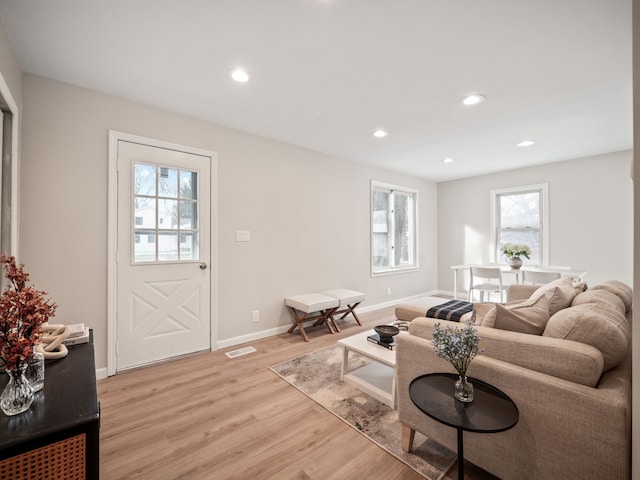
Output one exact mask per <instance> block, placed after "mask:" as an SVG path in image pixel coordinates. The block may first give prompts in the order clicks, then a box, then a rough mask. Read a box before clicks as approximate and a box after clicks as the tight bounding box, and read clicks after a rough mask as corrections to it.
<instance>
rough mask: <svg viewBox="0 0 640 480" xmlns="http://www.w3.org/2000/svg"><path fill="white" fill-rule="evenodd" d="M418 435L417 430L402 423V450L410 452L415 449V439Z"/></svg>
mask: <svg viewBox="0 0 640 480" xmlns="http://www.w3.org/2000/svg"><path fill="white" fill-rule="evenodd" d="M415 437H416V431H415V430H414V429H413V428H411V427H407V426H406V425H405V424H404V423H403V424H402V450H404V451H405V452H407V453H410V452H411V450H413V440H414V438H415Z"/></svg>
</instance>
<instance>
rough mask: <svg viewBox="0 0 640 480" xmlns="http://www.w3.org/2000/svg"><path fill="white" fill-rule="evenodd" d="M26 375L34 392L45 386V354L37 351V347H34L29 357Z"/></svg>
mask: <svg viewBox="0 0 640 480" xmlns="http://www.w3.org/2000/svg"><path fill="white" fill-rule="evenodd" d="M24 376H25V377H27V381H28V382H29V384H30V385H31V388H33V392H34V393H35V392H39V391H40V390H42V388H43V387H44V354H42V353H40V352H36V347H33V353H32V354H31V356H30V357H29V358H28V359H27V369H26V370H25V372H24Z"/></svg>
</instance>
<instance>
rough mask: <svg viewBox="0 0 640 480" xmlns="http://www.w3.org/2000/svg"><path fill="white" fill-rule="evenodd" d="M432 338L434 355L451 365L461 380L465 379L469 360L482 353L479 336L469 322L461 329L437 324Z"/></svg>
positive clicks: (472, 324)
mask: <svg viewBox="0 0 640 480" xmlns="http://www.w3.org/2000/svg"><path fill="white" fill-rule="evenodd" d="M432 338H433V346H434V349H435V352H436V355H438V356H439V357H441V358H444V359H445V360H447V361H448V362H449V363H451V365H453V368H455V369H456V372H458V375H460V377H461V378H465V377H466V374H467V368H468V367H469V364H470V363H471V360H473V359H474V357H475V356H476V355H479V354H480V353H482V350H481V349H480V336H479V335H478V332H477V331H476V329H475V328H474V323H473V322H472V321H471V320H469V321H467V324H466V325H465V326H464V327H463V328H458V327H454V326H448V327H442V326H441V325H440V323H439V322H438V323H436V324H435V326H434V328H433V333H432Z"/></svg>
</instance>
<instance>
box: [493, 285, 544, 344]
mask: <svg viewBox="0 0 640 480" xmlns="http://www.w3.org/2000/svg"><path fill="white" fill-rule="evenodd" d="M548 321H549V302H548V300H547V297H546V296H545V295H542V296H540V297H539V298H537V299H535V300H528V301H525V302H517V303H508V304H506V305H502V304H499V303H496V304H495V306H494V308H492V309H491V310H490V311H489V312H488V313H487V314H486V315H485V317H484V319H483V322H482V326H483V327H493V328H498V329H500V330H509V331H511V332H519V333H528V334H531V335H542V332H543V331H544V329H545V326H546V325H547V322H548Z"/></svg>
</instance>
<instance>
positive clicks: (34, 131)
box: [20, 75, 437, 368]
mask: <svg viewBox="0 0 640 480" xmlns="http://www.w3.org/2000/svg"><path fill="white" fill-rule="evenodd" d="M22 88H23V141H22V149H23V152H22V159H21V168H22V180H21V188H22V190H21V223H20V245H21V260H22V261H23V262H25V263H26V265H27V271H29V272H30V273H31V274H32V278H33V280H34V282H35V283H36V285H37V286H38V287H39V288H41V289H44V290H47V291H49V292H50V293H51V295H52V297H53V298H54V299H55V300H56V301H57V302H58V303H59V305H60V307H59V310H58V315H57V318H56V320H59V321H60V322H62V323H73V322H85V323H87V324H89V325H91V326H92V327H94V333H95V342H96V359H97V367H99V368H101V367H105V366H106V345H107V342H106V328H107V324H106V321H107V320H106V310H107V146H108V144H107V138H108V130H109V129H114V130H118V131H122V132H127V133H132V134H136V135H141V136H145V137H151V138H156V139H159V140H164V141H167V142H172V143H177V144H182V145H187V146H192V147H198V148H202V149H206V150H211V151H214V152H217V154H218V182H219V184H218V191H217V198H218V218H217V219H214V224H215V225H217V232H216V235H217V239H218V259H219V264H218V265H217V266H213V268H214V270H215V272H216V273H217V275H218V285H219V293H218V305H217V306H214V309H215V310H216V311H217V318H218V339H219V340H222V341H225V340H228V341H229V342H226V343H233V342H234V341H237V340H238V338H237V337H241V336H243V335H252V334H256V333H257V332H261V331H264V330H269V329H274V328H276V327H278V326H283V325H289V324H290V323H291V319H290V317H289V314H288V312H287V311H286V310H285V307H284V302H283V299H284V297H285V296H288V295H294V294H299V293H306V292H314V291H321V290H324V289H329V288H336V287H345V288H352V289H356V290H360V291H363V292H366V293H367V294H368V297H367V300H366V302H365V303H364V304H363V306H367V305H375V304H379V303H382V302H387V301H390V300H392V299H394V298H402V297H406V296H411V295H415V294H418V293H422V292H425V291H429V290H435V288H436V236H435V233H434V232H433V226H434V225H435V224H436V215H437V212H436V204H437V202H436V192H437V188H436V185H435V184H433V183H430V182H426V181H422V180H418V179H414V178H409V177H406V176H402V175H399V174H395V173H391V172H388V171H385V170H381V169H376V168H370V167H366V166H364V165H362V164H359V163H355V162H351V161H346V160H341V159H338V158H334V157H331V156H328V155H323V154H320V153H317V152H313V151H310V150H306V149H303V148H299V147H296V146H293V145H289V144H285V143H282V142H278V141H275V140H271V139H267V138H263V137H259V136H256V135H251V134H249V133H244V132H240V131H237V130H232V129H228V128H223V127H220V126H216V125H212V124H210V123H206V122H203V121H199V120H196V119H193V118H187V117H184V116H181V115H178V114H174V113H170V112H166V111H162V110H158V109H154V108H149V107H146V106H143V105H140V104H136V103H133V102H129V101H127V100H124V99H119V98H115V97H110V96H106V95H102V94H98V93H95V92H92V91H88V90H85V89H81V88H78V87H74V86H70V85H66V84H63V83H60V82H56V81H53V80H50V79H45V78H42V77H37V76H33V75H24V78H23V86H22ZM372 179H374V180H379V181H383V182H387V183H393V184H399V185H404V186H407V187H411V188H414V189H417V190H418V191H419V196H420V205H419V213H420V232H419V234H420V252H419V255H420V259H421V269H420V271H418V272H414V273H409V274H402V275H394V276H386V277H381V278H375V279H372V278H371V276H370V266H369V251H370V246H369V245H370V239H369V225H370V220H369V217H370V213H369V209H370V207H369V205H370V201H369V196H370V194H369V189H370V182H371V180H372ZM236 230H250V231H251V239H252V241H251V242H250V243H238V242H236V241H235V232H236ZM387 288H391V291H392V295H391V296H387ZM253 310H259V311H260V323H258V324H253V323H252V314H251V312H252V311H253ZM226 343H223V344H226Z"/></svg>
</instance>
